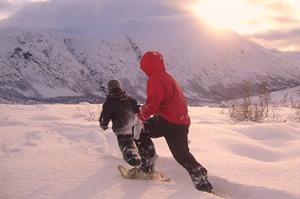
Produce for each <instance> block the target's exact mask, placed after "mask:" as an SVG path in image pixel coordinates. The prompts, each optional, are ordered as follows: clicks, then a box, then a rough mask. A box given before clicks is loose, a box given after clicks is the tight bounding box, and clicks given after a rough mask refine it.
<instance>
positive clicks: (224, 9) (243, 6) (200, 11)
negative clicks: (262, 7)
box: [190, 1, 260, 32]
mask: <svg viewBox="0 0 300 199" xmlns="http://www.w3.org/2000/svg"><path fill="white" fill-rule="evenodd" d="M190 8H191V9H192V12H194V13H195V14H196V15H197V16H199V17H200V18H202V19H203V20H205V21H206V22H208V23H209V24H210V25H211V26H213V27H215V28H219V29H223V28H230V29H234V30H236V31H238V32H247V31H248V28H249V27H247V26H245V24H247V23H246V22H248V23H249V22H251V20H252V21H253V23H254V20H255V18H254V16H257V15H258V14H259V13H260V11H259V10H257V9H255V8H253V7H251V5H250V4H247V3H246V2H245V1H196V2H195V3H194V4H193V5H191V7H190Z"/></svg>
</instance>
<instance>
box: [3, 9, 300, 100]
mask: <svg viewBox="0 0 300 199" xmlns="http://www.w3.org/2000/svg"><path fill="white" fill-rule="evenodd" d="M0 31H1V32H0V33H1V34H0V43H1V47H0V64H1V65H0V77H1V79H0V82H1V85H0V90H1V94H0V101H1V102H2V103H8V102H18V103H35V102H64V103H73V102H74V103H75V102H80V101H88V102H102V101H103V99H104V97H105V87H106V82H107V81H108V80H110V79H112V78H116V79H119V80H120V81H121V82H122V84H123V85H124V87H125V89H126V91H127V93H128V94H129V95H131V96H133V97H135V98H136V99H138V100H139V101H143V99H145V87H146V80H147V77H146V76H145V74H143V73H142V71H141V70H140V69H139V60H140V58H141V56H142V54H143V53H144V52H145V51H147V50H149V49H156V50H158V51H160V52H161V53H162V55H163V56H164V60H165V63H166V68H167V71H168V72H169V73H170V74H172V75H173V76H174V77H175V79H177V80H178V82H179V83H180V85H181V86H182V88H183V91H184V93H185V95H186V97H187V99H188V101H189V103H190V104H199V103H218V102H220V101H222V100H228V99H231V98H233V97H234V96H235V95H236V93H238V92H239V89H240V85H241V84H242V82H243V81H245V80H247V81H251V82H253V84H254V87H256V86H257V88H258V87H259V85H261V84H267V88H268V89H269V90H270V91H276V90H281V89H286V88H290V87H295V86H298V85H300V78H299V77H300V74H299V73H300V72H299V69H298V68H297V66H296V65H295V64H293V63H292V62H290V61H288V60H285V59H283V58H282V57H279V56H277V55H276V54H274V53H273V52H271V51H269V50H267V49H265V48H263V47H262V46H259V45H258V44H256V43H254V42H252V41H250V40H248V39H246V38H244V37H242V36H240V35H238V34H237V33H235V32H233V31H231V30H216V29H213V28H212V27H210V26H208V25H207V24H205V23H204V22H202V21H201V20H199V19H198V18H195V17H192V16H190V15H187V14H186V13H184V12H183V11H181V10H178V9H175V8H167V7H158V8H154V9H151V10H150V11H148V12H146V13H144V14H142V15H140V16H139V17H135V18H133V19H130V20H127V21H126V22H125V23H122V24H121V25H120V26H119V28H118V29H115V30H110V31H105V30H103V31H102V32H98V33H93V34H83V35H68V34H66V33H59V32H58V31H54V30H51V31H50V30H49V31H40V32H39V31H24V30H21V29H2V30H0Z"/></svg>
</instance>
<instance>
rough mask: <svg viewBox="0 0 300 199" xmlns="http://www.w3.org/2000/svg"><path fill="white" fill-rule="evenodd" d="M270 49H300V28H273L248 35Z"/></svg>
mask: <svg viewBox="0 0 300 199" xmlns="http://www.w3.org/2000/svg"><path fill="white" fill-rule="evenodd" d="M246 36H247V37H248V38H249V39H251V40H254V41H256V42H258V43H260V44H262V45H263V46H265V47H267V48H270V49H276V50H278V49H281V50H285V51H300V28H298V27H297V28H292V29H287V30H285V29H282V30H272V31H266V32H262V33H256V34H251V35H246Z"/></svg>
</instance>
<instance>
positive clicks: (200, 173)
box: [189, 167, 213, 193]
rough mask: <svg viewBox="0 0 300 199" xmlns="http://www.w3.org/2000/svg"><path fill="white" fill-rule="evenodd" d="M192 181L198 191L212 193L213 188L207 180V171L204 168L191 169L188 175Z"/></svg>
mask: <svg viewBox="0 0 300 199" xmlns="http://www.w3.org/2000/svg"><path fill="white" fill-rule="evenodd" d="M189 174H190V176H191V178H192V181H193V183H194V185H195V187H196V189H198V190H199V191H205V192H208V193H212V190H213V186H212V185H211V184H210V182H209V181H208V179H207V170H206V169H205V168H204V167H198V168H196V169H193V170H192V171H191V172H190V173H189Z"/></svg>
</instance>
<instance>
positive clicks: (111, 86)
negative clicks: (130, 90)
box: [107, 79, 123, 91]
mask: <svg viewBox="0 0 300 199" xmlns="http://www.w3.org/2000/svg"><path fill="white" fill-rule="evenodd" d="M115 88H119V89H121V90H123V89H122V86H121V83H120V81H118V80H115V79H112V80H110V81H109V82H108V83H107V89H108V91H111V90H113V89H115Z"/></svg>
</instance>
